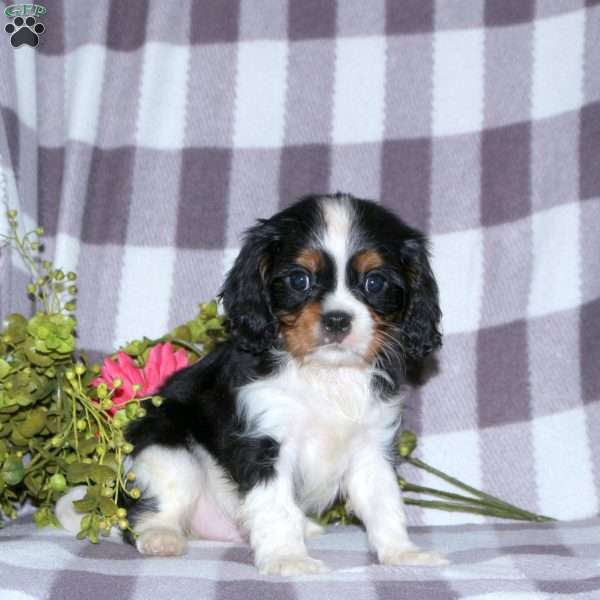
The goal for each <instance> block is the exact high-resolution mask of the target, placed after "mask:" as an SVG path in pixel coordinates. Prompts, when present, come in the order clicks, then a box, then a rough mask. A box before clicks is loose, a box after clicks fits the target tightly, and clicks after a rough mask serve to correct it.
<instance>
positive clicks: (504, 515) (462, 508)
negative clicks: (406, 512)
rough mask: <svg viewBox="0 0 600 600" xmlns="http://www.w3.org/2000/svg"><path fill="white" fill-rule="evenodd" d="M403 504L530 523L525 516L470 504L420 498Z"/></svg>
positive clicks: (409, 499)
mask: <svg viewBox="0 0 600 600" xmlns="http://www.w3.org/2000/svg"><path fill="white" fill-rule="evenodd" d="M404 503H405V504H410V505H413V506H421V507H423V508H434V509H437V510H446V511H448V512H465V513H471V514H475V515H483V516H488V517H498V518H500V519H514V520H517V521H531V519H530V518H528V517H526V516H525V515H520V514H519V515H517V514H514V513H512V512H508V511H503V510H501V509H500V508H499V507H485V506H483V505H482V506H473V505H471V504H459V503H456V502H439V501H437V500H421V499H420V498H404Z"/></svg>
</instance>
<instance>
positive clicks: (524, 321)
mask: <svg viewBox="0 0 600 600" xmlns="http://www.w3.org/2000/svg"><path fill="white" fill-rule="evenodd" d="M45 5H46V6H47V8H48V13H47V15H45V16H44V17H42V19H41V20H42V22H43V23H44V25H45V27H46V31H45V32H44V33H43V34H42V36H41V40H40V44H39V47H38V48H37V49H33V48H30V47H28V46H23V47H20V48H17V49H15V48H13V47H12V46H11V45H10V43H9V36H8V35H7V34H5V33H4V32H3V31H0V110H1V119H0V156H1V163H0V165H1V169H2V184H1V185H2V192H1V193H2V195H3V196H4V198H5V199H6V200H7V202H8V203H9V204H10V206H11V207H16V208H19V209H20V211H21V212H22V213H23V214H24V215H25V217H26V218H25V221H26V224H28V225H32V224H34V223H39V224H41V225H43V226H44V228H45V229H46V232H47V236H48V243H47V254H48V255H49V256H51V257H53V258H54V260H55V261H56V263H57V264H58V265H62V266H63V267H64V268H66V269H73V270H76V271H77V272H78V273H79V277H80V279H79V288H80V294H79V306H78V317H79V322H80V325H79V338H80V343H81V345H82V347H85V348H87V349H90V350H92V351H93V352H94V354H95V356H96V357H98V356H100V355H101V354H102V353H107V352H109V351H111V350H113V349H115V348H116V347H117V346H118V345H120V344H122V343H123V342H125V341H126V340H129V339H132V338H136V337H140V336H142V335H148V336H158V335H160V334H162V333H163V332H165V331H166V330H168V329H169V328H170V327H172V326H174V325H175V324H177V323H180V322H183V321H185V320H187V319H189V318H191V317H192V316H193V315H194V314H195V310H196V304H197V303H198V302H199V301H202V300H206V299H208V298H211V297H212V296H214V294H215V293H216V292H217V290H218V288H219V286H220V283H221V281H222V278H223V274H224V273H225V271H226V269H227V268H228V266H229V265H230V264H231V261H232V259H233V257H234V256H235V254H236V252H237V250H238V247H239V242H240V236H241V232H242V231H243V230H244V229H245V228H247V227H248V226H250V225H251V224H252V223H253V222H254V220H255V219H256V218H258V217H267V216H269V215H271V214H272V213H274V212H275V211H277V210H279V209H280V208H282V207H284V206H286V205H288V204H290V203H291V202H292V201H293V200H294V198H296V197H297V196H299V195H302V194H306V193H309V192H331V191H336V190H342V191H347V192H351V193H353V194H355V195H358V196H363V197H367V198H375V199H378V200H379V201H380V202H381V203H382V204H384V205H385V206H388V207H391V208H393V209H394V210H395V211H397V213H398V214H399V215H401V216H402V217H403V218H404V219H405V220H406V221H408V222H409V223H411V224H412V225H414V226H417V227H419V228H422V229H423V230H425V231H427V232H428V233H429V234H430V235H431V239H432V244H433V245H432V247H433V265H434V271H435V274H436V276H437V278H438V280H439V283H440V287H441V300H442V308H443V312H444V320H443V329H444V332H445V343H444V348H443V350H442V351H441V352H440V354H439V372H438V373H437V375H436V376H435V377H433V378H432V379H431V380H430V381H429V382H428V384H427V385H426V386H424V387H423V388H421V389H420V390H415V391H412V392H410V393H409V394H408V396H407V401H406V410H405V420H406V423H407V425H408V426H409V427H412V428H414V429H415V430H416V431H417V432H418V433H420V434H421V436H422V437H421V443H420V447H419V454H420V456H422V457H423V458H424V459H425V460H427V461H428V462H431V463H432V464H434V465H436V466H438V467H440V468H442V469H446V470H448V471H449V472H451V473H454V474H456V475H459V476H460V477H461V478H463V479H464V480H466V481H468V482H469V483H471V484H473V485H475V486H477V487H483V488H485V489H487V490H489V491H491V492H492V493H496V494H499V495H501V496H503V497H505V498H507V499H509V500H512V501H514V502H516V503H518V504H521V505H523V506H525V507H527V508H529V509H532V510H537V511H540V512H543V513H546V514H550V515H553V516H556V517H560V518H562V519H573V518H581V517H589V516H592V515H595V514H597V513H598V510H599V503H600V500H599V498H600V435H599V434H600V5H599V4H598V2H595V1H588V2H587V3H584V1H583V0H581V1H575V0H571V1H569V0H562V1H558V0H557V1H553V0H539V1H538V2H537V3H536V2H535V1H534V0H494V1H492V0H488V1H487V2H476V1H474V0H465V1H462V2H444V1H442V0H439V1H437V2H434V1H433V0H402V1H394V0H388V1H387V2H384V1H383V0H369V1H365V0H343V1H342V0H340V1H339V2H337V3H336V2H321V1H318V0H298V1H296V0H289V2H284V1H276V0H272V1H268V0H261V1H260V2H251V1H245V0H244V1H241V2H239V1H234V0H226V1H225V0H219V1H216V0H215V1H212V0H211V1H206V2H191V1H187V2H183V1H182V2H150V3H145V2H141V1H127V2H126V1H124V0H123V1H118V2H110V3H109V2H100V1H98V2H80V1H75V0H73V1H67V0H65V1H64V2H62V1H55V0H47V1H46V3H45ZM2 18H3V19H5V21H6V22H8V19H6V18H5V17H2ZM3 26H4V22H3ZM3 26H2V28H3ZM0 227H2V228H5V227H6V225H5V223H4V222H2V223H1V224H0ZM0 261H1V262H0V285H1V286H2V287H1V292H0V314H1V315H2V316H4V315H6V314H8V313H9V312H11V311H13V310H28V309H29V307H28V305H27V304H25V303H24V300H23V289H24V283H25V275H24V273H23V271H22V270H21V267H20V266H19V265H18V264H17V262H16V259H15V257H14V256H13V257H11V256H10V255H9V253H8V252H7V251H6V250H4V251H2V254H1V256H0ZM407 476H408V477H409V478H410V479H412V480H416V481H421V482H425V483H427V484H429V483H432V481H430V480H429V479H428V478H422V477H421V476H420V475H419V474H418V473H412V472H409V471H408V470H407ZM409 514H410V520H411V522H412V523H415V524H424V525H432V524H442V523H444V524H451V523H458V522H464V521H465V520H468V521H470V522H477V521H478V518H477V517H465V516H462V515H450V514H446V513H436V512H434V511H430V512H422V511H419V510H417V509H413V508H411V509H410V511H409Z"/></svg>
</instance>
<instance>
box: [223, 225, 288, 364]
mask: <svg viewBox="0 0 600 600" xmlns="http://www.w3.org/2000/svg"><path fill="white" fill-rule="evenodd" d="M277 244H278V239H277V235H276V231H275V228H274V227H273V225H272V224H271V223H270V222H269V221H265V220H261V221H259V224H258V225H256V226H255V227H252V228H251V229H249V230H248V231H247V232H246V235H245V238H244V245H243V246H242V249H241V251H240V253H239V254H238V257H237V258H236V260H235V263H234V264H233V267H232V268H231V270H230V271H229V273H228V274H227V277H226V279H225V284H224V285H223V289H222V290H221V297H222V299H223V304H224V306H225V311H226V312H227V315H228V317H229V321H230V332H231V337H232V339H233V341H234V342H235V343H236V344H237V345H238V347H239V348H241V349H242V350H244V351H246V352H252V353H253V354H257V353H259V352H263V351H264V350H267V349H268V348H270V347H271V346H272V345H273V342H274V341H275V339H276V337H277V320H276V319H275V316H274V315H273V312H272V310H271V298H270V293H269V289H268V277H269V270H270V266H271V259H272V256H273V253H274V251H275V249H276V247H277Z"/></svg>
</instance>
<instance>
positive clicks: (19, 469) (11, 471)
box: [2, 455, 25, 485]
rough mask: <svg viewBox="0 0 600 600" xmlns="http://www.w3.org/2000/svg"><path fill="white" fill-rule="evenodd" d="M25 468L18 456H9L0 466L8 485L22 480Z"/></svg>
mask: <svg viewBox="0 0 600 600" xmlns="http://www.w3.org/2000/svg"><path fill="white" fill-rule="evenodd" d="M24 476H25V468H24V467H23V462H22V461H21V459H20V458H17V457H16V456H12V455H11V456H9V457H8V458H7V459H6V460H5V461H4V465H3V466H2V477H3V479H4V481H6V483H7V484H8V485H17V484H18V483H21V481H23V477H24Z"/></svg>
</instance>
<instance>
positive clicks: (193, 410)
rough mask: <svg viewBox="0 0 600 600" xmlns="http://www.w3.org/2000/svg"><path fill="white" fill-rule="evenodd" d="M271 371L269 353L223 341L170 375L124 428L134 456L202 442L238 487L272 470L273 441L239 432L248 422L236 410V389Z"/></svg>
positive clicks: (248, 485)
mask: <svg viewBox="0 0 600 600" xmlns="http://www.w3.org/2000/svg"><path fill="white" fill-rule="evenodd" d="M273 369H274V364H273V359H272V358H271V356H270V354H268V353H264V354H262V355H254V354H251V353H249V352H242V351H240V350H238V349H237V348H236V347H235V346H234V345H233V343H231V342H225V343H223V344H221V345H220V346H218V347H217V348H216V349H215V350H214V351H213V352H211V353H210V354H209V355H207V356H206V357H205V358H203V359H202V360H200V361H199V362H197V363H195V364H193V365H192V366H190V367H187V368H185V369H182V370H181V371H179V372H177V373H175V374H174V375H173V376H172V377H171V378H169V380H168V381H167V382H166V383H165V385H164V386H163V387H162V388H161V390H160V392H159V393H160V395H161V396H162V397H163V398H164V402H163V404H161V406H158V407H157V406H154V405H151V404H150V405H149V406H148V407H147V413H146V415H145V416H144V417H143V418H142V419H138V420H136V421H133V422H132V423H131V424H130V425H129V426H128V428H127V430H126V437H127V439H128V440H129V441H130V442H131V443H132V444H133V445H134V447H135V450H134V455H135V454H137V453H139V452H141V451H142V450H144V448H147V447H148V446H151V445H153V444H158V445H161V446H166V447H188V448H189V447H190V443H191V442H193V443H195V444H199V445H201V446H202V447H203V448H205V449H206V450H208V452H210V454H211V455H212V456H213V457H214V458H215V459H216V460H217V462H218V463H219V464H220V465H221V466H222V467H224V468H225V470H226V471H227V472H228V473H229V475H230V476H231V478H232V479H233V480H234V481H235V482H236V483H237V484H238V486H239V489H240V490H242V491H247V490H249V489H250V488H251V487H252V486H254V485H256V484H257V483H259V482H261V481H265V480H267V479H268V478H269V477H271V476H272V475H273V473H274V463H275V460H276V459H277V456H278V452H279V444H278V443H277V442H275V440H273V439H271V438H268V437H263V438H252V437H248V436H247V435H244V434H245V433H246V430H247V423H246V422H245V420H244V419H243V417H241V416H240V415H239V414H238V413H237V411H236V404H235V396H236V388H237V387H239V386H241V385H244V384H245V383H248V382H249V381H250V380H251V379H255V378H257V377H264V376H266V375H268V374H269V373H271V372H272V371H273Z"/></svg>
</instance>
